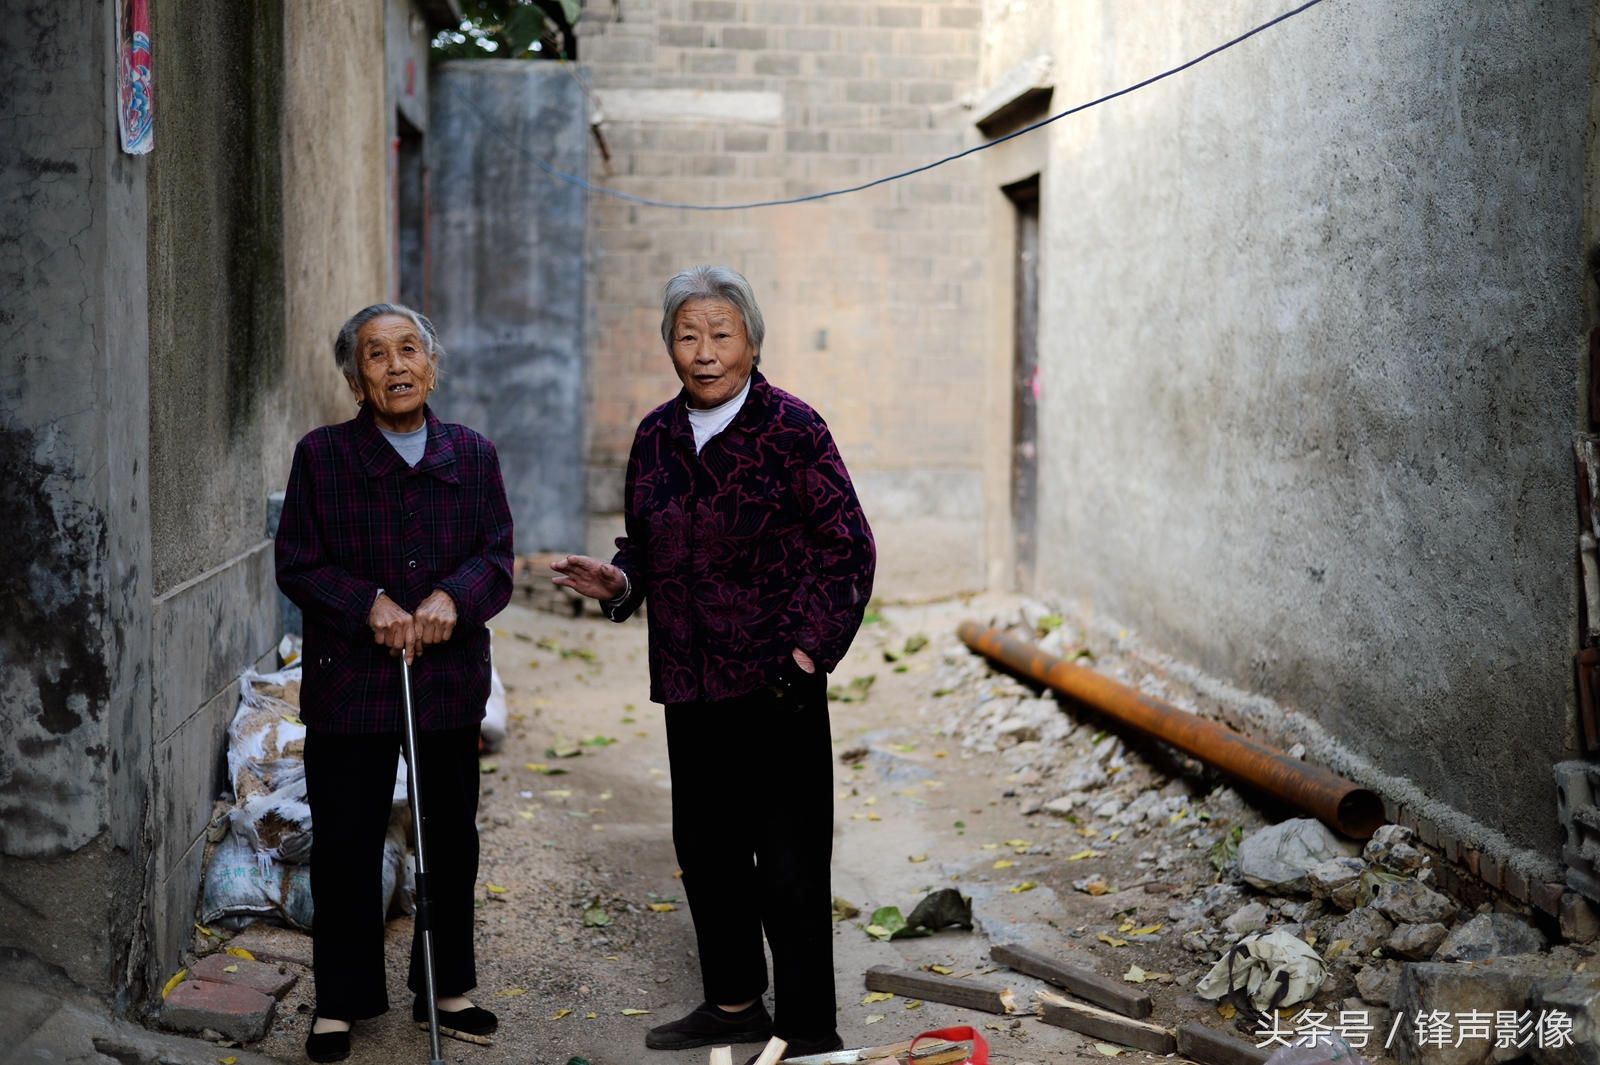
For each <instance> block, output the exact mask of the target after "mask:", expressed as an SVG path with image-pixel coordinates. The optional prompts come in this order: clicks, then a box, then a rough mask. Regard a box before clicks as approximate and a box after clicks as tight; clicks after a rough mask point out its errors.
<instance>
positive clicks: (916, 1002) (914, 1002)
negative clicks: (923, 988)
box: [906, 998, 922, 1010]
mask: <svg viewBox="0 0 1600 1065" xmlns="http://www.w3.org/2000/svg"><path fill="white" fill-rule="evenodd" d="M921 1008H922V1000H921V999H920V998H914V999H910V1000H909V1001H907V1002H906V1009H908V1010H920V1009H921Z"/></svg>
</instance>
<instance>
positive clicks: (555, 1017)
mask: <svg viewBox="0 0 1600 1065" xmlns="http://www.w3.org/2000/svg"><path fill="white" fill-rule="evenodd" d="M570 1016H572V1011H571V1010H569V1009H567V1008H566V1007H565V1006H562V1007H561V1008H560V1009H558V1010H556V1011H555V1013H553V1014H552V1015H551V1017H550V1019H551V1020H552V1021H559V1020H560V1019H561V1018H563V1017H570Z"/></svg>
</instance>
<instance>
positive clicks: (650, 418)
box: [607, 372, 877, 703]
mask: <svg viewBox="0 0 1600 1065" xmlns="http://www.w3.org/2000/svg"><path fill="white" fill-rule="evenodd" d="M626 493H627V494H626V498H625V501H624V505H625V508H626V516H627V535H626V536H624V537H622V538H620V539H618V540H617V548H618V550H617V554H616V557H615V558H613V559H612V563H613V564H614V565H616V566H618V567H620V568H621V569H622V571H623V572H624V573H626V574H627V575H628V581H629V584H630V585H631V586H632V587H631V590H630V592H629V594H628V596H627V597H626V598H625V599H623V600H622V601H621V602H620V603H617V604H615V605H614V606H611V607H609V608H608V611H607V612H608V614H609V615H610V616H611V618H612V620H614V621H622V620H624V619H626V618H627V617H628V615H630V614H631V613H632V612H633V611H634V609H636V608H637V607H638V605H639V602H640V601H641V600H644V601H645V602H646V604H647V609H648V616H649V622H650V698H651V699H653V700H654V701H656V702H658V703H686V702H695V701H705V702H713V701H716V700H719V699H730V698H733V697H735V696H739V695H744V694H747V693H749V692H752V691H755V690H756V689H758V688H760V687H762V686H764V685H766V684H769V683H771V682H773V681H774V680H776V679H777V678H778V677H779V675H780V672H781V671H782V670H783V669H784V668H785V664H786V662H787V661H788V660H789V652H790V650H791V649H793V648H795V647H798V648H800V649H801V650H803V651H805V652H806V653H807V654H808V655H810V656H811V657H812V658H813V659H814V660H815V661H816V663H817V665H818V667H819V668H821V669H823V670H827V671H832V669H833V667H834V666H836V665H838V663H839V660H840V659H841V658H843V657H844V653H845V651H847V650H848V649H849V647H850V641H851V640H852V639H854V638H855V634H856V629H858V628H859V627H860V625H861V617H862V614H863V613H864V612H865V611H866V607H867V600H868V598H870V597H871V595H872V574H873V569H874V567H875V565H876V561H877V556H876V551H875V548H874V546H873V542H872V530H871V529H870V528H869V527H868V526H867V518H866V515H865V514H863V513H862V510H861V504H860V502H859V501H858V500H857V499H856V492H855V488H854V486H853V485H851V483H850V475H849V473H847V472H846V471H845V468H844V461H843V460H842V459H841V458H840V457H839V451H838V449H837V448H835V447H834V444H833V437H832V436H831V435H830V434H829V433H828V426H827V424H826V423H825V422H823V420H822V418H821V416H819V415H818V414H817V413H816V412H815V411H813V410H812V409H811V408H810V407H808V406H806V405H805V404H804V403H802V402H801V401H800V400H798V399H796V398H795V397H794V396H791V395H789V393H787V392H784V391H783V390H782V389H779V388H774V387H773V386H772V385H771V384H769V383H768V382H767V380H766V378H764V377H762V376H761V374H760V373H759V372H755V373H753V376H752V378H751V387H750V394H749V396H748V397H746V399H745V403H744V406H743V407H741V408H740V410H739V413H738V415H737V416H736V417H735V418H734V420H733V422H732V423H731V424H730V425H729V426H728V427H727V428H726V429H724V430H723V431H722V432H720V433H718V434H717V435H716V436H714V437H712V438H711V439H710V440H709V441H707V442H706V446H705V448H704V449H703V450H702V451H701V452H700V454H699V455H696V454H695V450H694V434H693V432H692V431H691V430H690V428H689V417H688V413H687V406H686V404H685V400H684V396H683V395H682V394H681V393H680V394H679V395H678V397H677V398H676V399H673V400H672V401H671V402H669V403H665V404H663V405H662V406H660V407H657V408H656V409H655V410H653V411H651V412H650V413H649V414H648V415H646V416H645V419H644V421H642V422H640V423H639V430H638V432H637V433H636V434H635V436H634V438H633V452H632V454H631V455H630V456H629V458H628V476H627V489H626Z"/></svg>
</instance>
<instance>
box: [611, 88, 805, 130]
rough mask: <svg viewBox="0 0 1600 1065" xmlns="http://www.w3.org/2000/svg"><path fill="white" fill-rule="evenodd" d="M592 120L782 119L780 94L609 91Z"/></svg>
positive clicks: (766, 123) (751, 122) (755, 121)
mask: <svg viewBox="0 0 1600 1065" xmlns="http://www.w3.org/2000/svg"><path fill="white" fill-rule="evenodd" d="M594 117H595V120H596V121H602V120H609V121H612V122H738V123H740V124H741V125H763V126H775V125H777V124H778V123H779V122H781V121H782V120H783V94H782V93H776V92H703V91H701V90H699V89H609V90H607V91H606V92H605V94H604V95H603V96H602V97H601V98H600V101H599V106H598V107H597V109H596V113H595V116H594Z"/></svg>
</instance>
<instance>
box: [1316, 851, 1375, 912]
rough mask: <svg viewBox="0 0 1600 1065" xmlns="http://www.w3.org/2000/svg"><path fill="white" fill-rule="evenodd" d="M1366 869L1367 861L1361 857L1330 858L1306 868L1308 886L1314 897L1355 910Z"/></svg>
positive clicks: (1341, 907) (1342, 907) (1345, 908)
mask: <svg viewBox="0 0 1600 1065" xmlns="http://www.w3.org/2000/svg"><path fill="white" fill-rule="evenodd" d="M1366 871H1367V863H1366V862H1363V861H1362V860H1361V859H1360V858H1329V859H1328V860H1327V861H1325V862H1318V863H1317V864H1316V865H1313V866H1312V867H1311V868H1310V869H1308V870H1306V886H1307V887H1308V888H1310V890H1311V897H1312V898H1316V899H1327V900H1328V901H1329V902H1331V903H1333V904H1334V905H1335V906H1337V907H1339V909H1341V910H1353V909H1355V908H1356V906H1357V905H1358V900H1357V895H1358V889H1359V885H1360V883H1361V874H1362V873H1364V872H1366Z"/></svg>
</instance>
